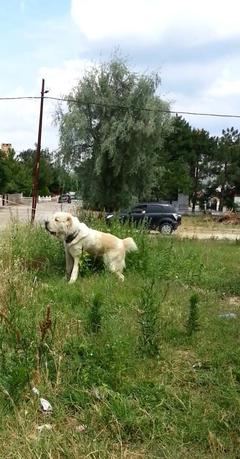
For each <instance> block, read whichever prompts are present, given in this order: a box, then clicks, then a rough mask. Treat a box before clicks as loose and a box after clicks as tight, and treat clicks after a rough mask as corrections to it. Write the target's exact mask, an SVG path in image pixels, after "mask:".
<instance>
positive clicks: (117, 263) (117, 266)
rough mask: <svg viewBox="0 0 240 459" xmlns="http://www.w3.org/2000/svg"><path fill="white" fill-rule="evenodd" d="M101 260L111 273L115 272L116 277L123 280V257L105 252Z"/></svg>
mask: <svg viewBox="0 0 240 459" xmlns="http://www.w3.org/2000/svg"><path fill="white" fill-rule="evenodd" d="M103 261H104V264H105V265H106V267H107V268H108V269H109V271H110V272H111V273H114V274H116V276H117V277H118V279H120V280H121V281H124V275H123V273H122V272H123V269H124V268H125V257H123V256H119V255H117V256H116V255H115V254H111V253H108V254H105V255H104V256H103Z"/></svg>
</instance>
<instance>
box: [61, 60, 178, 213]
mask: <svg viewBox="0 0 240 459" xmlns="http://www.w3.org/2000/svg"><path fill="white" fill-rule="evenodd" d="M159 87H160V79H159V77H158V75H155V76H152V75H151V76H148V75H140V76H139V75H137V74H136V73H134V72H132V71H131V70H129V68H128V66H127V65H126V63H125V62H124V61H123V60H122V59H119V58H113V59H112V60H111V61H110V62H109V63H106V64H102V65H100V66H96V67H95V68H93V69H92V70H90V71H88V72H87V73H86V74H85V76H84V77H83V78H82V79H81V80H80V81H79V83H78V84H77V86H76V87H75V88H74V89H73V90H72V91H71V93H70V94H69V96H68V99H69V102H68V110H67V112H66V113H63V112H61V110H59V111H58V114H57V119H58V122H59V128H60V146H61V154H62V155H63V158H64V160H65V161H67V162H69V163H70V164H72V165H73V166H74V167H75V168H76V170H77V171H78V174H79V180H80V183H81V189H82V193H83V198H84V199H85V200H86V201H87V202H88V203H89V204H90V205H91V206H93V207H95V208H106V209H108V210H112V209H118V208H120V207H121V206H126V205H128V204H129V203H130V202H131V200H133V199H134V198H135V199H146V198H147V197H150V196H151V192H152V188H153V185H154V179H155V168H156V164H157V158H158V155H159V151H160V150H161V148H162V145H163V140H164V137H165V135H166V133H167V132H168V131H169V129H170V125H171V123H170V115H169V112H168V110H169V105H168V103H167V102H164V101H163V100H162V99H161V98H160V97H159V95H158V90H159Z"/></svg>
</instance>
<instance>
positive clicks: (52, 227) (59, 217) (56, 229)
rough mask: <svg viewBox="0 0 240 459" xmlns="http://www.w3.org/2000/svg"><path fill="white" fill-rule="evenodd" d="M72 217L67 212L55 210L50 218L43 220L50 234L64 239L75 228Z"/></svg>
mask: <svg viewBox="0 0 240 459" xmlns="http://www.w3.org/2000/svg"><path fill="white" fill-rule="evenodd" d="M74 219H75V217H73V216H72V215H71V214H70V213H68V212H56V213H55V214H54V215H53V217H52V218H50V219H49V220H46V221H45V228H46V230H47V231H48V232H49V233H50V234H53V235H54V236H56V237H57V238H58V239H61V240H64V239H66V237H67V236H68V235H69V234H71V233H72V232H73V231H74V230H75V228H74V226H75V225H74Z"/></svg>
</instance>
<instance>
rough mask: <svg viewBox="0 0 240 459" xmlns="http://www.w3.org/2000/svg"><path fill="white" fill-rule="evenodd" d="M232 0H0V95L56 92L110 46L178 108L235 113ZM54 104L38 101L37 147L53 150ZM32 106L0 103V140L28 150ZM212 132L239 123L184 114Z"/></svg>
mask: <svg viewBox="0 0 240 459" xmlns="http://www.w3.org/2000/svg"><path fill="white" fill-rule="evenodd" d="M239 13H240V2H239V0H229V1H228V3H227V4H226V2H220V1H218V2H217V1H216V0H211V1H209V0H208V1H207V0H202V1H201V2H200V1H199V0H195V1H193V0H192V1H190V0H182V1H181V2H179V0H168V1H167V2H166V1H163V0H121V1H120V0H48V1H47V0H8V1H6V0H2V1H1V2H0V18H1V28H0V50H1V62H2V66H1V67H2V71H1V79H0V97H9V96H10V97H11V96H29V95H30V96H31V95H39V93H40V87H41V79H42V78H45V81H46V87H47V89H49V91H50V92H49V95H51V96H59V95H62V94H66V93H67V92H68V91H69V90H70V89H71V88H72V87H73V86H74V85H75V83H76V82H77V81H78V79H79V78H81V76H82V75H83V74H84V71H85V70H86V69H88V68H89V67H91V65H93V63H97V62H99V61H101V60H106V59H109V58H110V56H111V54H112V53H113V51H114V49H116V48H119V49H120V50H121V53H122V55H124V56H128V58H129V65H130V66H131V67H132V69H133V70H135V71H139V72H152V71H153V72H156V71H158V72H160V74H161V78H162V86H161V95H162V97H163V98H164V99H166V100H168V101H170V102H171V108H172V109H173V110H177V111H178V110H179V111H200V112H205V113H206V112H211V113H212V112H215V113H233V114H240V52H239V50H240V27H239ZM54 111H55V105H54V103H53V102H50V101H47V100H46V101H45V106H44V123H43V136H42V145H43V147H49V148H50V149H56V148H57V147H58V131H57V128H56V127H55V126H54V125H53V114H54ZM38 114H39V101H11V102H6V101H0V143H1V142H10V143H12V145H13V147H14V148H15V149H16V151H21V150H22V149H24V148H34V144H35V142H36V139H37V126H38ZM187 119H188V121H189V122H190V123H191V125H193V126H195V127H199V128H202V127H203V128H205V129H207V130H209V131H210V133H211V134H214V135H217V134H220V133H221V130H222V129H223V128H226V127H229V126H231V125H233V126H234V127H236V128H240V126H239V124H240V120H238V119H232V120H231V119H225V118H210V117H195V116H189V117H188V118H187Z"/></svg>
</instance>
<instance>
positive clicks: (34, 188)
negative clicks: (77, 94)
mask: <svg viewBox="0 0 240 459" xmlns="http://www.w3.org/2000/svg"><path fill="white" fill-rule="evenodd" d="M44 84H45V80H44V79H42V91H41V101H40V114H39V126H38V141H37V149H36V156H35V162H34V167H33V181H32V216H31V223H33V222H34V219H35V213H36V207H37V200H38V189H39V166H40V156H41V138H42V118H43V100H44V93H45V91H44ZM46 92H48V91H46Z"/></svg>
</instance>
